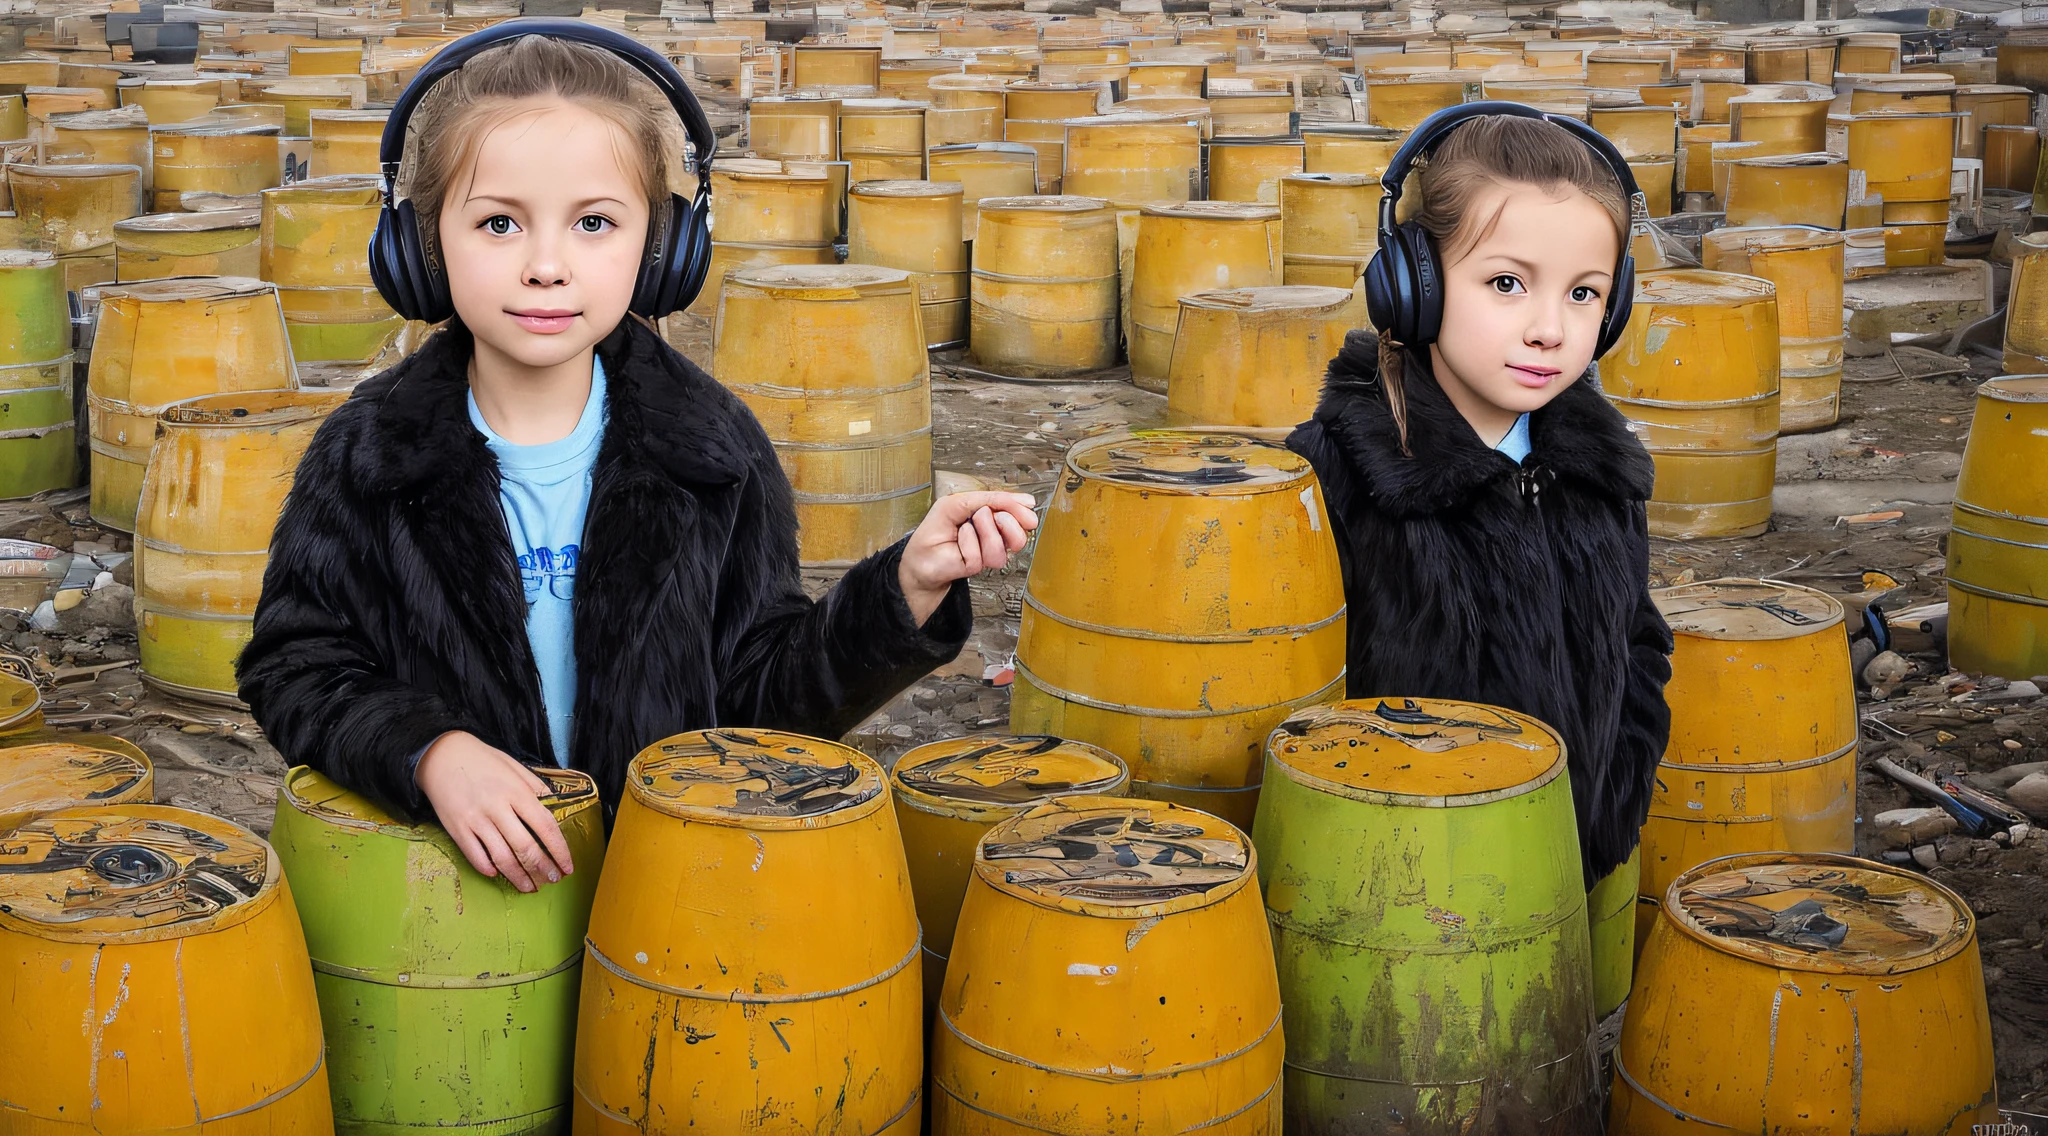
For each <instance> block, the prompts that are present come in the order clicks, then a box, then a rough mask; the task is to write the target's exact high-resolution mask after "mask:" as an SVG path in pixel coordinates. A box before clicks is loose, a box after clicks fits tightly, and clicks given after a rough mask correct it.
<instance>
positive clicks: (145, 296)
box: [97, 276, 277, 304]
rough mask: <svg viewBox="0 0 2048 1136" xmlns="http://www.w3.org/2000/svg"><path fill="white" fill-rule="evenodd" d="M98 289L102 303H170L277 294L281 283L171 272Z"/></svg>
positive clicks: (102, 286) (249, 277) (247, 277)
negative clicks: (131, 282)
mask: <svg viewBox="0 0 2048 1136" xmlns="http://www.w3.org/2000/svg"><path fill="white" fill-rule="evenodd" d="M97 290H98V292H99V297H100V303H102V304H105V303H109V302H111V301H114V300H135V301H137V302H139V303H145V304H168V303H180V302H184V301H188V300H199V301H207V300H237V299H241V298H243V297H245V296H264V295H275V294H276V292H277V285H275V284H272V283H270V282H269V281H268V280H258V279H256V278H255V277H253V276H168V277H165V278H164V279H162V280H138V281H136V282H135V283H133V284H101V285H99V286H98V289H97Z"/></svg>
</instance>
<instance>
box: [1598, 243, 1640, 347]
mask: <svg viewBox="0 0 2048 1136" xmlns="http://www.w3.org/2000/svg"><path fill="white" fill-rule="evenodd" d="M1635 304H1636V258H1635V257H1634V256H1632V255H1627V254H1624V255H1623V256H1622V258H1621V267H1620V269H1619V270H1618V271H1617V272H1616V273H1615V275H1614V289H1613V291H1611V292H1609V293H1608V296H1607V314H1606V315H1605V316H1603V317H1601V320H1600V342H1599V344H1598V345H1597V346H1596V347H1595V349H1594V351H1593V359H1594V361H1595V362H1598V361H1599V359H1600V358H1601V357H1602V356H1604V355H1606V354H1607V353H1608V352H1609V351H1612V350H1613V349H1614V345H1615V344H1616V343H1619V342H1621V335H1622V333H1623V332H1625V331H1627V330H1628V316H1629V313H1630V312H1631V311H1633V310H1634V309H1635Z"/></svg>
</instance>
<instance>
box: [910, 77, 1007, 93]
mask: <svg viewBox="0 0 2048 1136" xmlns="http://www.w3.org/2000/svg"><path fill="white" fill-rule="evenodd" d="M1009 85H1010V84H1009V81H1008V80H1006V79H1004V78H1003V77H1002V76H1000V75H965V74H953V75H934V76H932V77H931V80H930V82H928V83H927V84H926V86H929V87H932V88H934V89H936V90H947V91H1002V90H1006V89H1008V87H1009Z"/></svg>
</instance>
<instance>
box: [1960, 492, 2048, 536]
mask: <svg viewBox="0 0 2048 1136" xmlns="http://www.w3.org/2000/svg"><path fill="white" fill-rule="evenodd" d="M1954 507H1955V508H1956V509H1958V510H1960V511H1962V512H1965V513H1969V514H1972V515H1974V516H1979V517H1983V518H1986V519H1987V520H1993V521H2012V522H2015V523H2018V524H2022V525H2037V526H2040V527H2041V528H2043V529H2048V517H2036V516H2032V515H2030V514H2027V513H2005V512H2000V511H1999V510H1997V509H1987V508H1985V507H1984V506H1982V505H1975V504H1972V503H1970V502H1968V501H1964V500H1962V499H1960V498H1958V499H1957V500H1956V501H1955V502H1954ZM1950 524H1951V527H1953V524H1954V522H1950ZM1963 531H1964V532H1966V533H1968V535H1970V536H1981V535H1984V534H1981V533H1974V532H1969V530H1967V529H1965V530H1963ZM1987 539H1990V540H1997V539H1998V538H1997V537H1988V538H1987Z"/></svg>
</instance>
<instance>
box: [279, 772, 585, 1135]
mask: <svg viewBox="0 0 2048 1136" xmlns="http://www.w3.org/2000/svg"><path fill="white" fill-rule="evenodd" d="M533 772H534V774H535V775H536V776H538V777H540V778H541V780H542V781H544V782H546V784H547V786H548V789H549V793H548V795H547V796H545V797H543V798H541V803H542V804H543V805H545V806H546V807H547V809H548V811H549V812H550V813H551V814H552V815H553V816H554V818H555V821H556V823H557V824H558V825H560V826H561V830H562V838H563V840H564V841H565V842H567V844H568V846H569V853H570V856H571V858H572V859H574V861H575V867H576V870H575V872H574V873H572V874H570V875H568V876H566V877H564V878H563V879H562V880H561V881H560V882H558V883H553V884H548V885H547V886H544V887H542V888H541V889H540V890H539V891H536V892H532V893H529V894H521V893H520V892H519V891H518V890H516V889H515V888H513V887H512V885H511V884H509V883H507V882H505V880H504V879H502V878H496V879H486V878H484V877H483V876H482V875H480V874H478V873H477V871H476V870H475V869H474V868H472V867H470V865H469V862H468V860H467V859H465V858H464V856H463V854H462V852H461V851H460V850H459V849H458V848H456V846H455V842H454V840H453V839H451V838H450V837H449V835H448V834H447V832H445V831H444V830H443V829H442V828H441V827H440V826H439V825H437V824H433V823H431V822H429V823H421V824H414V823H409V822H407V821H406V820H404V819H402V818H400V817H398V816H395V815H393V814H392V813H391V812H390V811H389V810H387V809H385V808H383V807H382V806H380V805H378V804H377V803H376V802H374V801H371V800H369V799H368V798H366V797H363V796H361V795H360V794H357V793H353V792H350V791H349V790H347V789H344V788H342V787H341V786H340V785H338V784H336V783H335V782H333V781H331V780H329V779H328V778H327V777H325V776H324V775H322V774H320V773H317V772H315V771H313V770H311V769H307V768H304V767H300V768H297V769H293V770H292V771H291V772H289V773H288V774H286V775H285V783H284V788H283V791H282V792H280V793H279V794H278V799H277V817H276V824H275V825H274V826H273V827H272V829H271V833H270V839H271V842H272V843H273V844H275V845H276V847H277V855H278V860H279V861H280V862H281V863H282V864H283V866H284V870H285V872H286V874H287V875H289V876H290V878H291V880H292V883H293V886H294V888H295V889H296V890H295V897H296V898H297V900H298V909H299V919H300V922H301V924H302V926H303V927H304V929H305V933H306V944H307V947H308V949H309V950H310V952H311V956H312V963H313V984H314V988H315V989H316V990H317V991H318V993H319V997H320V1018H321V1021H322V1023H323V1025H324V1027H325V1035H326V1039H327V1069H328V1080H329V1082H330V1084H331V1085H332V1087H333V1094H334V1127H335V1131H336V1132H337V1133H341V1134H344V1136H402V1134H404V1133H408V1132H419V1131H422V1130H432V1131H435V1132H443V1133H449V1134H451V1136H457V1134H474V1136H484V1134H490V1136H500V1134H505V1133H537V1132H547V1131H561V1130H562V1129H564V1128H565V1127H566V1126H567V1122H568V1118H569V1097H570V1087H569V1066H570V1062H571V1059H572V1058H573V1056H574V1053H575V1035H576V996H577V990H578V987H579V985H580V980H581V976H580V974H579V968H580V967H581V965H582V962H583V936H584V932H585V931H586V930H587V928H588V926H589V922H590V904H591V899H592V897H593V896H594V895H595V894H596V892H597V880H598V876H599V873H600V872H601V870H602V869H603V867H604V818H603V809H602V806H601V805H600V804H599V803H598V798H597V784H596V782H594V781H592V780H591V779H590V777H589V775H587V774H584V773H580V772H577V771H576V770H573V769H554V768H551V767H540V768H536V769H534V770H533ZM413 1071H418V1074H420V1075H408V1074H411V1073H413ZM394 1073H396V1074H397V1075H394Z"/></svg>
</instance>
